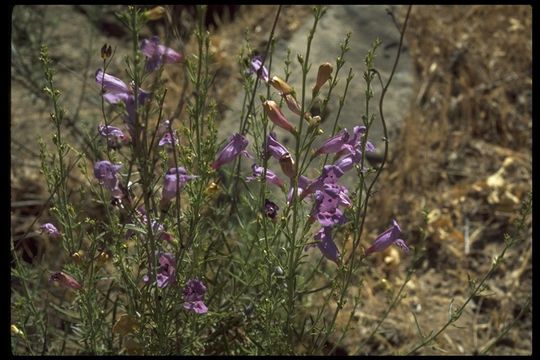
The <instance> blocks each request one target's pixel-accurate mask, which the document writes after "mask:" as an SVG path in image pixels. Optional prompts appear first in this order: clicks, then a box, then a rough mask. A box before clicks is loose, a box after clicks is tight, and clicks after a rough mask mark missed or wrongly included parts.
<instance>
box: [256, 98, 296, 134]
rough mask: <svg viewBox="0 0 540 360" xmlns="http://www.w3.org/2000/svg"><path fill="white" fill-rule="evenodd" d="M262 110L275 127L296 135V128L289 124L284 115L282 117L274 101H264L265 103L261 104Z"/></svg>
mask: <svg viewBox="0 0 540 360" xmlns="http://www.w3.org/2000/svg"><path fill="white" fill-rule="evenodd" d="M263 108H264V111H266V113H267V114H268V117H269V118H270V120H271V121H272V122H273V123H274V124H275V125H277V126H279V127H280V128H282V129H285V130H287V131H289V132H291V133H292V134H293V135H294V134H296V128H295V127H294V125H293V124H291V123H290V122H289V120H287V118H286V117H285V115H283V112H281V109H280V108H279V106H278V104H277V103H276V102H275V101H273V100H266V101H265V102H263Z"/></svg>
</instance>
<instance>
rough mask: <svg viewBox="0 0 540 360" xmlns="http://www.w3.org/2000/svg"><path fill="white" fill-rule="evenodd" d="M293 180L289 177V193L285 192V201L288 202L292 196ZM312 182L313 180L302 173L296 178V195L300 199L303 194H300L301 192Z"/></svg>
mask: <svg viewBox="0 0 540 360" xmlns="http://www.w3.org/2000/svg"><path fill="white" fill-rule="evenodd" d="M293 182H294V180H293V179H291V184H290V188H289V193H288V194H287V202H288V203H290V202H291V200H292V198H293V196H294V186H293V185H294V183H293ZM311 183H313V180H310V179H308V178H307V177H305V176H304V175H300V177H299V178H298V196H299V198H300V199H303V198H304V196H302V194H303V193H304V191H305V190H306V189H307V188H308V187H309V185H310V184H311Z"/></svg>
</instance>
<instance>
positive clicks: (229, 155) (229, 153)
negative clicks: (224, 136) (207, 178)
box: [212, 133, 251, 170]
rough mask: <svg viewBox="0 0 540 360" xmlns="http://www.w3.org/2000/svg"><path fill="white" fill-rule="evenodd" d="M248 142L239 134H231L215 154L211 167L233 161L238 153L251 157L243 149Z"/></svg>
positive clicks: (214, 167) (218, 166)
mask: <svg viewBox="0 0 540 360" xmlns="http://www.w3.org/2000/svg"><path fill="white" fill-rule="evenodd" d="M248 143H249V142H248V140H247V139H246V138H245V137H244V136H242V135H241V134H239V133H235V134H233V135H232V136H231V137H230V138H229V142H228V143H227V144H226V145H225V146H224V147H223V149H221V151H220V152H219V153H218V154H217V158H216V160H215V161H214V162H213V163H212V169H214V170H217V169H219V168H220V167H221V166H222V165H224V164H227V163H229V162H231V161H233V160H234V159H235V158H236V157H237V156H238V155H239V154H242V155H244V156H247V157H251V155H249V154H248V152H247V151H246V150H245V149H246V147H247V146H248Z"/></svg>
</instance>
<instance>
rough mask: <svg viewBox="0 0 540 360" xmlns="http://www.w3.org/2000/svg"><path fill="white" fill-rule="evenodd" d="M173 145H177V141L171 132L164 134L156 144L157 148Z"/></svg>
mask: <svg viewBox="0 0 540 360" xmlns="http://www.w3.org/2000/svg"><path fill="white" fill-rule="evenodd" d="M173 144H174V145H178V139H177V138H176V136H174V134H173V133H171V132H166V133H165V134H164V135H163V137H162V138H161V140H159V143H158V145H159V146H164V145H173Z"/></svg>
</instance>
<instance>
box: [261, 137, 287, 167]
mask: <svg viewBox="0 0 540 360" xmlns="http://www.w3.org/2000/svg"><path fill="white" fill-rule="evenodd" d="M265 148H266V154H267V156H269V155H270V156H272V157H274V158H276V159H277V160H279V159H281V158H282V157H283V156H284V155H286V154H289V150H287V148H286V147H285V146H283V145H281V144H280V143H279V142H278V141H277V138H276V133H274V132H271V133H270V134H268V136H267V137H266V144H265Z"/></svg>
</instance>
